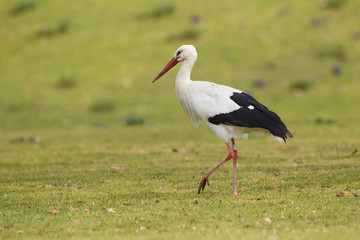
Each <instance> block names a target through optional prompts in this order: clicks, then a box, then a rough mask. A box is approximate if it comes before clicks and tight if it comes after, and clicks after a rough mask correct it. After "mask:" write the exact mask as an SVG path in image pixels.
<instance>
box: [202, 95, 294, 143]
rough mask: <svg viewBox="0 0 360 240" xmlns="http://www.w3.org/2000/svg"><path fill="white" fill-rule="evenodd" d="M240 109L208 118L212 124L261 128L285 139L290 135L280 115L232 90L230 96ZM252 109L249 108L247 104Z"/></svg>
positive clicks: (253, 99)
mask: <svg viewBox="0 0 360 240" xmlns="http://www.w3.org/2000/svg"><path fill="white" fill-rule="evenodd" d="M230 99H231V100H233V101H234V102H235V103H236V104H237V105H239V106H241V108H240V109H238V110H235V111H233V112H229V113H221V114H218V115H215V116H213V117H210V118H209V119H208V120H209V122H210V123H212V124H216V125H219V124H225V125H232V126H239V127H248V128H263V129H266V130H268V131H269V132H271V133H272V134H274V135H275V136H278V137H281V138H282V139H284V141H286V140H285V139H286V138H287V137H292V135H291V133H290V131H289V130H288V129H287V128H286V126H285V124H284V123H283V122H282V121H281V119H280V117H279V116H278V115H277V114H276V113H274V112H272V111H270V110H269V109H268V108H267V107H265V106H264V105H262V104H261V103H259V102H258V101H257V100H256V99H255V98H253V97H252V96H250V95H249V94H247V93H244V92H241V93H239V92H234V93H233V95H232V96H231V97H230ZM250 105H251V106H253V109H249V108H248V107H249V106H250Z"/></svg>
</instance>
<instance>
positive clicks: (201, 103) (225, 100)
mask: <svg viewBox="0 0 360 240" xmlns="http://www.w3.org/2000/svg"><path fill="white" fill-rule="evenodd" d="M196 59H197V51H196V48H195V47H194V46H193V45H182V46H180V47H179V48H178V49H177V50H176V51H175V53H174V57H173V58H172V59H171V60H170V61H169V62H168V64H167V65H166V66H165V67H164V68H163V69H162V70H161V71H160V73H159V74H158V75H157V76H156V77H155V79H154V80H153V81H152V82H153V83H154V82H155V81H157V80H158V79H159V78H160V77H161V76H163V75H164V74H165V73H166V72H168V71H169V70H170V69H171V68H172V67H174V66H175V65H176V64H178V63H180V62H181V66H180V69H179V72H178V73H177V76H176V80H175V93H176V96H177V98H178V100H179V102H180V104H181V106H182V108H183V110H184V111H185V113H186V115H187V116H188V118H189V119H190V121H191V122H192V124H193V125H194V126H195V127H196V128H197V127H198V126H199V123H200V121H204V122H205V123H206V124H207V125H208V126H209V127H210V129H212V130H213V131H214V132H215V133H216V135H217V136H218V137H219V138H220V139H221V140H223V141H224V142H225V143H226V146H227V149H228V152H229V153H228V155H227V157H226V158H225V159H224V160H222V161H221V162H220V163H219V164H218V165H216V166H215V167H214V168H212V169H211V170H210V171H209V172H207V173H206V174H205V175H204V176H203V177H202V178H201V180H200V183H199V188H198V194H200V192H201V191H204V189H205V186H206V184H207V185H208V186H209V185H210V183H209V176H210V175H211V174H212V173H213V172H214V171H215V170H216V169H218V168H219V167H220V166H221V165H223V164H224V163H225V162H227V161H229V160H230V159H232V160H233V184H232V186H233V192H232V195H233V196H234V197H235V196H237V191H236V162H237V155H238V154H237V148H236V144H235V139H239V138H244V137H246V136H247V134H249V133H251V132H253V131H263V132H267V133H270V134H273V135H274V136H276V137H279V138H281V139H282V140H283V141H284V142H285V143H286V139H287V138H288V137H292V134H291V133H290V131H289V130H288V129H287V127H286V126H285V124H284V123H283V122H282V120H281V119H280V117H279V116H278V115H277V114H276V113H274V112H272V111H270V110H269V109H268V108H267V107H266V106H264V105H263V104H261V103H259V102H258V101H257V100H256V99H255V98H253V97H252V96H251V95H249V94H248V93H246V92H244V91H240V90H238V89H235V88H232V87H228V86H225V85H220V84H217V83H213V82H207V81H193V80H191V78H190V75H191V70H192V68H193V66H194V64H195V61H196Z"/></svg>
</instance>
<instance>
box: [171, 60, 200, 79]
mask: <svg viewBox="0 0 360 240" xmlns="http://www.w3.org/2000/svg"><path fill="white" fill-rule="evenodd" d="M194 63H195V61H193V60H192V59H186V60H184V61H183V62H182V63H181V67H180V70H179V72H178V74H177V75H176V81H175V84H176V85H178V84H182V83H185V82H189V81H191V79H190V75H191V69H192V67H193V66H194Z"/></svg>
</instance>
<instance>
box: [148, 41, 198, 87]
mask: <svg viewBox="0 0 360 240" xmlns="http://www.w3.org/2000/svg"><path fill="white" fill-rule="evenodd" d="M196 58H197V52H196V49H195V47H194V46H193V45H182V46H181V47H179V48H178V49H177V50H176V52H175V53H174V57H173V58H172V59H171V60H170V61H169V63H168V64H167V65H166V66H165V67H164V69H163V70H161V72H160V73H159V74H158V75H157V76H156V78H155V79H154V80H153V81H152V82H155V81H156V80H158V79H159V78H160V77H161V76H162V75H164V74H165V73H166V72H167V71H169V70H170V69H171V68H172V67H174V66H175V65H176V64H178V63H179V62H182V61H192V62H195V61H196Z"/></svg>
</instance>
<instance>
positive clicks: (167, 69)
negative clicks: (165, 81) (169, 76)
mask: <svg viewBox="0 0 360 240" xmlns="http://www.w3.org/2000/svg"><path fill="white" fill-rule="evenodd" d="M177 63H178V60H176V58H172V59H171V60H170V62H168V64H166V66H165V67H164V69H163V70H161V72H160V73H159V74H158V75H157V76H156V78H155V79H154V80H153V81H152V82H155V81H156V80H158V79H159V78H161V76H162V75H164V74H165V73H166V72H167V71H169V70H170V69H171V68H172V67H173V66H175V65H176V64H177Z"/></svg>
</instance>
